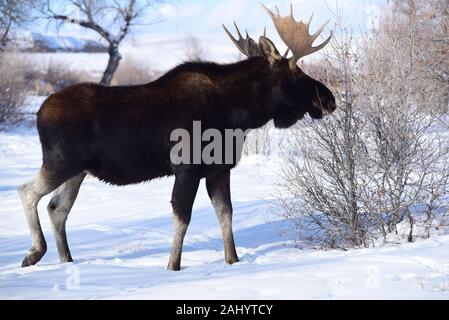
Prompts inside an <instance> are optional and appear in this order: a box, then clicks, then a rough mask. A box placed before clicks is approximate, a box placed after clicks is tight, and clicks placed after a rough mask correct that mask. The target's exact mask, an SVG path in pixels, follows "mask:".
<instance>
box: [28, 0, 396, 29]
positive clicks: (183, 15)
mask: <svg viewBox="0 0 449 320" xmlns="http://www.w3.org/2000/svg"><path fill="white" fill-rule="evenodd" d="M260 2H261V0H207V1H204V0H203V1H200V0H171V1H170V0H168V1H166V2H163V3H162V4H161V5H159V6H158V7H157V8H154V9H151V10H148V11H147V14H146V15H145V16H143V17H142V18H141V21H140V22H141V23H142V25H140V26H135V28H134V31H133V33H134V35H142V34H150V33H152V34H169V35H187V36H197V37H202V36H203V35H209V36H210V35H214V36H222V35H223V30H222V28H221V24H222V23H224V24H226V25H232V22H233V21H234V20H235V21H237V23H238V24H239V25H240V26H241V27H242V28H244V29H248V31H249V32H250V33H254V34H260V33H261V32H262V30H263V27H264V26H267V28H268V31H272V32H274V29H273V27H272V24H271V21H270V18H269V17H268V15H267V14H266V13H265V12H264V11H263V10H262V8H261V6H260ZM386 2H387V0H277V1H273V0H267V1H265V2H264V4H265V5H267V6H268V7H269V8H274V5H278V7H279V9H280V11H281V14H283V15H284V14H285V15H286V14H288V12H289V5H290V3H292V4H293V6H294V12H295V17H296V18H297V19H304V20H305V19H308V18H309V17H310V15H311V13H314V14H315V16H314V17H315V18H314V22H313V23H312V29H313V27H315V28H317V27H319V24H321V23H324V22H325V21H327V20H331V21H334V20H335V15H334V13H333V12H335V9H336V8H337V6H338V7H339V8H341V9H342V10H343V18H344V21H345V24H347V25H348V26H350V27H351V28H352V29H353V31H355V32H360V31H363V30H366V28H367V24H370V21H372V19H373V18H375V16H377V15H378V11H379V9H380V8H382V6H384V5H385V3H386ZM62 11H64V12H65V13H73V12H76V11H75V10H74V8H73V7H71V6H70V5H66V6H64V7H63V8H62ZM155 15H157V16H159V17H160V23H157V24H151V22H152V21H153V20H154V16H155ZM146 23H148V24H150V25H144V24H146ZM29 29H33V30H38V31H40V32H42V33H50V34H52V33H55V30H56V28H55V26H54V25H53V24H50V25H47V23H46V22H44V21H42V22H41V23H40V24H39V26H38V28H36V27H35V26H34V25H33V26H30V27H29ZM59 34H61V35H66V34H81V36H88V37H90V36H91V34H90V33H86V32H83V30H80V28H79V27H74V26H70V27H62V28H60V29H59Z"/></svg>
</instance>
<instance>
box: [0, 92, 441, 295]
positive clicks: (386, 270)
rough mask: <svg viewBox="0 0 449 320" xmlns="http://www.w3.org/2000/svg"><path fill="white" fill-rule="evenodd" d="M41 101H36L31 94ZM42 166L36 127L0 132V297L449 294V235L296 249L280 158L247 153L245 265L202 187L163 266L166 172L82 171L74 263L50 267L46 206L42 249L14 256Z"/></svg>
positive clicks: (168, 230)
mask: <svg viewBox="0 0 449 320" xmlns="http://www.w3.org/2000/svg"><path fill="white" fill-rule="evenodd" d="M34 101H35V103H38V102H39V100H34ZM40 164H41V151H40V144H39V140H38V137H37V133H36V131H35V129H33V128H21V129H16V130H15V131H11V132H6V133H0V204H1V205H0V298H4V299H42V298H43V299H64V298H70V299H92V298H95V299H104V298H107V299H366V298H373V299H405V298H407V299H411V298H413V299H448V298H449V235H440V236H435V237H433V238H431V239H429V240H420V241H417V242H416V243H413V244H396V245H394V244H389V245H383V246H379V247H377V248H371V249H361V250H351V251H347V252H344V251H318V250H313V249H311V248H306V249H302V250H299V249H297V248H296V247H295V241H294V238H293V237H292V236H291V235H289V233H287V232H286V230H287V228H288V223H287V222H285V221H283V220H282V219H281V218H280V217H279V215H277V214H276V213H275V212H276V208H275V207H274V206H273V204H272V199H273V195H274V193H275V190H274V187H273V185H274V184H275V183H276V181H277V180H278V177H277V174H276V172H277V171H278V170H279V165H280V160H279V159H277V158H275V157H271V158H265V157H262V156H249V157H246V158H244V159H243V160H242V162H241V163H240V165H239V166H238V167H237V168H236V169H235V170H234V171H233V172H232V197H233V202H234V229H235V238H236V243H237V251H238V254H239V256H240V259H241V262H240V263H238V264H235V265H232V266H228V265H226V264H225V263H224V261H223V258H224V257H223V244H222V240H221V235H220V229H219V225H218V222H217V220H216V218H215V214H214V212H213V209H212V207H211V205H210V201H209V199H208V197H207V194H206V190H205V187H204V183H203V184H202V185H201V187H200V190H199V192H198V197H197V199H196V202H195V206H194V212H193V217H192V222H191V224H190V227H189V230H188V234H187V237H186V241H185V245H184V253H183V259H182V266H183V269H182V271H180V272H172V271H167V270H166V269H165V267H166V264H167V263H168V258H169V253H170V247H171V241H172V225H171V224H172V214H171V207H170V203H169V200H170V194H171V187H172V184H173V178H168V179H160V180H156V181H152V182H150V183H147V184H141V185H137V186H130V187H122V188H119V187H112V186H108V185H106V184H103V183H101V182H99V181H97V180H95V179H93V178H89V177H88V178H87V179H86V180H85V182H84V184H83V186H82V187H81V191H80V195H79V198H78V200H77V202H76V203H75V206H74V208H73V209H72V212H71V215H70V217H69V221H68V236H69V243H70V244H71V251H72V255H73V257H74V259H75V262H74V263H73V264H72V263H70V264H58V257H57V252H56V247H55V243H54V240H53V235H52V232H51V228H50V225H49V220H48V217H47V213H46V205H47V203H48V201H49V197H46V198H44V199H43V200H42V201H41V203H40V205H39V212H40V217H41V222H42V225H43V229H44V231H45V236H46V239H47V243H48V252H47V254H46V256H45V257H44V258H43V259H42V261H41V262H40V263H39V264H38V265H37V266H33V267H30V268H25V269H23V268H21V267H20V263H21V261H22V258H23V256H24V254H25V253H26V251H27V250H28V248H29V247H30V245H31V239H30V235H29V232H28V228H27V225H26V221H25V216H24V214H23V212H22V209H21V205H20V201H19V197H18V195H17V191H16V190H17V186H18V185H19V184H20V183H23V182H24V181H27V180H28V179H30V178H32V177H33V175H35V174H36V172H37V171H38V168H39V166H40Z"/></svg>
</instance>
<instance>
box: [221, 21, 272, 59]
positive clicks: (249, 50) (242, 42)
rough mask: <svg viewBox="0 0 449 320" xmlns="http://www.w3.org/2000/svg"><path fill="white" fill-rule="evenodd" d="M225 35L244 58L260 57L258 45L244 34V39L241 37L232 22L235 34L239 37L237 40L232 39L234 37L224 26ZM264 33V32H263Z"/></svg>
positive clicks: (235, 24)
mask: <svg viewBox="0 0 449 320" xmlns="http://www.w3.org/2000/svg"><path fill="white" fill-rule="evenodd" d="M222 26H223V28H224V30H225V32H226V34H227V35H228V36H229V38H231V40H232V42H234V44H235V46H236V47H237V48H238V49H239V50H240V52H241V53H243V54H244V55H245V56H247V57H248V58H249V57H257V56H261V52H260V49H259V45H258V44H257V43H256V41H254V40H253V39H252V38H250V36H249V35H248V32H246V39H245V38H243V37H242V34H241V33H240V30H239V28H238V27H237V23H235V22H234V26H235V29H236V30H237V34H238V36H239V38H238V39H236V38H234V36H233V35H232V34H231V33H230V32H229V30H228V29H226V27H225V26H224V25H222ZM264 33H265V32H264Z"/></svg>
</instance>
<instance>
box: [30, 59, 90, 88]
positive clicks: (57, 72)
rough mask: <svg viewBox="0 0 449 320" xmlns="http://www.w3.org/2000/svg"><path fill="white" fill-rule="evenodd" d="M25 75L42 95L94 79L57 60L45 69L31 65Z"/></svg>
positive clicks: (32, 86) (31, 86) (31, 85)
mask: <svg viewBox="0 0 449 320" xmlns="http://www.w3.org/2000/svg"><path fill="white" fill-rule="evenodd" d="M25 77H26V80H27V82H28V84H29V87H30V89H31V90H33V91H34V92H36V94H37V95H41V96H48V95H50V94H52V93H54V92H57V91H59V90H61V89H64V88H67V87H69V86H71V85H74V84H77V83H81V82H87V81H93V80H94V79H93V77H92V76H91V75H90V74H88V73H87V72H83V71H74V70H71V69H70V68H69V66H67V65H65V64H63V63H55V62H50V63H49V64H48V65H47V66H46V67H45V68H44V69H38V68H36V67H32V66H30V67H29V68H28V70H27V72H26V75H25Z"/></svg>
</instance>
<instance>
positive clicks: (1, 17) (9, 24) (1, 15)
mask: <svg viewBox="0 0 449 320" xmlns="http://www.w3.org/2000/svg"><path fill="white" fill-rule="evenodd" d="M39 2H40V1H39V0H0V50H4V49H5V48H6V44H7V43H8V42H9V41H10V40H11V30H12V28H13V27H15V26H20V25H21V24H23V23H24V22H26V21H28V20H29V18H30V15H31V12H32V9H33V8H34V7H35V6H36V4H37V3H39Z"/></svg>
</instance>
